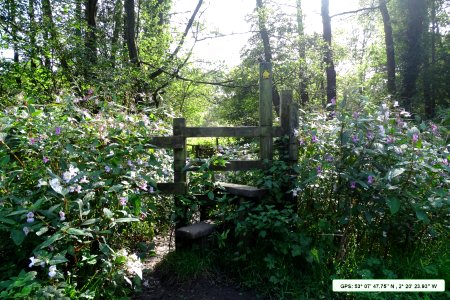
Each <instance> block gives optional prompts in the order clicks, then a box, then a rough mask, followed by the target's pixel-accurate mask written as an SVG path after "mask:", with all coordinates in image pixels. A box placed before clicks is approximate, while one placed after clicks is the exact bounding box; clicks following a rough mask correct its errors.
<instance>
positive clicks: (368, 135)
mask: <svg viewBox="0 0 450 300" xmlns="http://www.w3.org/2000/svg"><path fill="white" fill-rule="evenodd" d="M366 136H367V139H369V140H372V139H373V137H374V136H373V133H372V132H371V131H369V132H367V134H366Z"/></svg>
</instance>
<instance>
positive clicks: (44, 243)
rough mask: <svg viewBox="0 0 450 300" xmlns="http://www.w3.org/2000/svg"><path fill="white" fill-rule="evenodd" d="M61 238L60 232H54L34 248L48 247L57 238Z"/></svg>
mask: <svg viewBox="0 0 450 300" xmlns="http://www.w3.org/2000/svg"><path fill="white" fill-rule="evenodd" d="M61 238H62V235H61V233H55V234H54V235H52V236H51V237H49V238H48V239H47V240H46V241H45V242H43V243H42V244H40V245H39V246H37V247H36V249H42V248H45V247H48V246H50V245H51V244H53V243H54V242H56V241H57V240H60V239H61Z"/></svg>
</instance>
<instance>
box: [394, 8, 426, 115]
mask: <svg viewBox="0 0 450 300" xmlns="http://www.w3.org/2000/svg"><path fill="white" fill-rule="evenodd" d="M426 8H427V7H426V0H404V1H400V9H401V10H404V11H405V12H406V14H405V22H406V24H405V25H406V28H405V30H404V33H403V36H402V37H403V43H404V47H405V50H404V52H403V55H402V58H401V59H402V68H401V74H402V88H401V92H400V97H401V100H402V104H403V106H404V107H405V108H406V109H407V110H409V111H412V108H413V106H412V104H413V98H414V97H415V96H416V95H417V92H418V90H417V79H418V78H419V73H420V70H421V67H422V63H423V44H422V39H423V33H424V21H425V17H426V13H427V9H426Z"/></svg>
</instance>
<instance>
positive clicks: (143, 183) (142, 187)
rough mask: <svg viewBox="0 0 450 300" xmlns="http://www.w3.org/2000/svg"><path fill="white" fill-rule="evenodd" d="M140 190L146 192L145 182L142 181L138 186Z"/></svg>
mask: <svg viewBox="0 0 450 300" xmlns="http://www.w3.org/2000/svg"><path fill="white" fill-rule="evenodd" d="M138 186H139V187H140V188H141V189H142V190H144V191H146V190H147V182H146V181H144V182H142V183H141V184H139V185H138Z"/></svg>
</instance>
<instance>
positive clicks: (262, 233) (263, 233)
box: [259, 230, 267, 238]
mask: <svg viewBox="0 0 450 300" xmlns="http://www.w3.org/2000/svg"><path fill="white" fill-rule="evenodd" d="M266 235H267V231H265V230H261V231H260V232H259V236H260V237H262V238H265V237H266Z"/></svg>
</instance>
